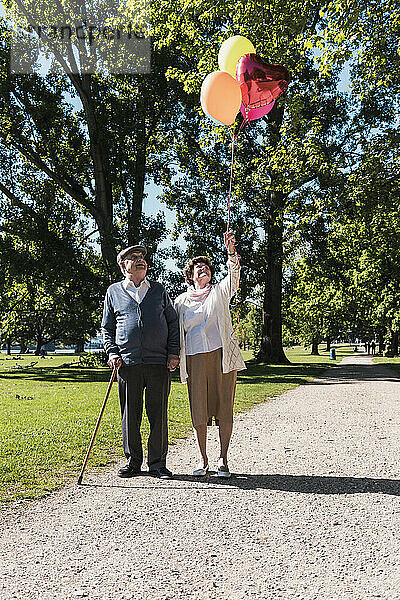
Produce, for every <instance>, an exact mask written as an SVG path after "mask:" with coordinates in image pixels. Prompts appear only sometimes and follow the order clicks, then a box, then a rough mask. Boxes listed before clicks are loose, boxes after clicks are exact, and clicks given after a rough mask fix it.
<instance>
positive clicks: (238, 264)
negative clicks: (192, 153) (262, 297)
mask: <svg viewBox="0 0 400 600" xmlns="http://www.w3.org/2000/svg"><path fill="white" fill-rule="evenodd" d="M248 122H249V121H248V110H246V117H245V119H243V121H242V123H241V125H240V127H239V129H238V132H237V134H236V135H234V134H233V132H232V129H231V140H232V150H231V173H230V178H229V196H228V218H227V225H226V232H227V233H228V231H229V225H230V214H231V202H232V183H233V163H234V153H235V142H236V140H237V138H238V135H239V133H240V132H241V130H242V129H243V127H244V126H245V125H246V123H248ZM234 251H235V255H234V260H235V259H236V266H239V267H240V256H239V254H238V253H237V250H236V247H235V246H234ZM238 289H239V287H238V286H237V287H236V289H235V291H234V294H235V296H236V299H235V303H234V304H232V311H233V313H234V314H235V316H236V319H237V327H235V334H236V333H237V331H238V330H239V334H240V338H241V341H242V343H244V336H243V330H242V324H241V321H240V317H239V312H238V308H237V306H238V300H237V292H238Z"/></svg>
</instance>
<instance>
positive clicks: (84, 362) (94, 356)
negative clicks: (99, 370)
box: [78, 350, 108, 368]
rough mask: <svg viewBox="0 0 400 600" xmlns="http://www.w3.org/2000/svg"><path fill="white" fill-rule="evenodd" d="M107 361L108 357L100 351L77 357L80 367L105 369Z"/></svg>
mask: <svg viewBox="0 0 400 600" xmlns="http://www.w3.org/2000/svg"><path fill="white" fill-rule="evenodd" d="M107 361H108V356H107V354H106V353H105V352H104V350H102V351H101V352H87V353H85V354H81V356H80V357H79V362H78V365H79V366H80V367H89V368H94V367H106V366H107Z"/></svg>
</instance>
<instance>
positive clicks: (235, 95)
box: [200, 71, 242, 125]
mask: <svg viewBox="0 0 400 600" xmlns="http://www.w3.org/2000/svg"><path fill="white" fill-rule="evenodd" d="M200 100H201V107H202V109H203V110H204V112H205V113H206V114H207V113H208V114H209V115H211V116H212V117H213V118H214V119H216V120H217V121H219V122H220V123H223V124H224V125H232V123H233V122H234V120H235V118H236V115H237V113H238V112H239V109H240V105H241V103H242V93H241V91H240V85H239V83H238V82H237V81H236V79H234V78H233V77H232V75H229V73H226V72H225V71H214V73H210V74H209V75H207V77H206V78H205V79H204V81H203V85H202V86H201V94H200Z"/></svg>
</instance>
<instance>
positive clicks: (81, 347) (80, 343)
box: [75, 339, 85, 354]
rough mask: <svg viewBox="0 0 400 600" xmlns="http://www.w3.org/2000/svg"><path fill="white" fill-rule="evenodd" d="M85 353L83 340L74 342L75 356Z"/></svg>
mask: <svg viewBox="0 0 400 600" xmlns="http://www.w3.org/2000/svg"><path fill="white" fill-rule="evenodd" d="M84 351H85V340H84V339H81V340H78V341H77V342H76V349H75V354H82V352H84Z"/></svg>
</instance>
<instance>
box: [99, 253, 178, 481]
mask: <svg viewBox="0 0 400 600" xmlns="http://www.w3.org/2000/svg"><path fill="white" fill-rule="evenodd" d="M146 254H147V250H146V248H145V247H144V246H130V247H129V248H126V249H125V250H122V251H121V252H120V253H119V254H118V257H117V262H118V264H119V266H120V268H121V271H122V273H123V275H124V280H123V281H120V282H118V283H113V284H112V285H111V286H110V287H109V288H108V290H107V293H106V297H105V300H104V311H103V320H102V324H101V326H102V332H103V340H104V348H105V350H106V352H107V354H108V356H109V364H110V366H113V367H117V368H118V393H119V399H120V405H121V416H122V440H123V446H124V453H125V456H126V458H127V461H128V462H127V463H126V465H125V466H124V467H122V468H121V469H120V470H119V471H118V476H119V477H134V476H135V475H138V474H139V473H141V467H142V462H143V450H142V440H141V436H140V425H141V421H142V413H143V393H144V390H146V391H145V406H146V414H147V417H148V419H149V423H150V435H149V439H148V457H147V462H148V467H149V472H150V473H151V474H152V475H154V476H156V477H160V478H161V479H171V477H172V473H171V471H170V470H169V469H167V467H166V457H167V451H168V424H167V404H168V396H169V392H170V387H171V376H170V371H173V370H174V369H175V368H176V367H177V366H178V364H179V324H178V317H177V314H176V312H175V310H174V307H173V306H172V304H171V301H170V299H169V297H168V294H167V292H166V290H165V288H164V286H162V285H161V283H157V282H156V281H150V280H148V279H147V278H146V273H147V262H146V260H145V256H146Z"/></svg>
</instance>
